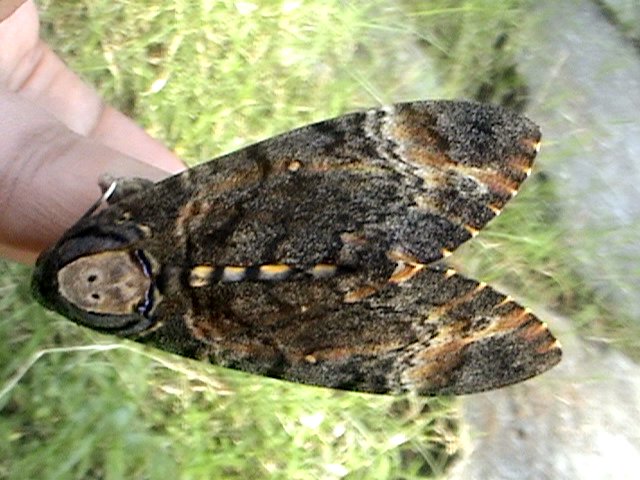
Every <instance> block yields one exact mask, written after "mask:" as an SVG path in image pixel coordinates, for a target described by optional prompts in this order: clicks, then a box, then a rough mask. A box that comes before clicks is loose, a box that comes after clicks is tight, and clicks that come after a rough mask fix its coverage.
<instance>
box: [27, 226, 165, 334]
mask: <svg viewBox="0 0 640 480" xmlns="http://www.w3.org/2000/svg"><path fill="white" fill-rule="evenodd" d="M131 240H133V239H132V238H127V236H123V235H120V234H119V235H113V234H111V233H110V232H106V233H105V232H99V233H97V232H95V231H90V232H82V233H80V234H79V235H78V234H76V235H71V236H69V235H66V236H65V238H63V239H62V240H61V241H60V242H58V244H57V245H55V246H54V247H53V248H51V249H49V250H47V251H46V252H44V253H43V254H42V255H41V256H40V257H39V258H38V261H37V263H36V268H35V271H34V274H33V279H32V290H33V293H34V295H35V297H36V298H37V299H38V301H39V302H40V303H42V304H43V305H44V306H45V307H47V308H49V309H51V310H55V311H57V312H58V313H61V314H62V315H64V316H66V317H68V318H70V319H72V320H74V321H75V322H77V323H80V324H82V325H85V326H88V327H91V328H94V329H96V330H100V331H104V332H109V333H115V334H118V335H132V334H136V333H139V332H141V331H143V330H146V329H148V328H149V327H150V326H152V324H153V321H152V317H151V313H152V310H153V308H154V306H155V305H154V303H156V301H157V299H158V298H159V295H158V292H157V288H156V286H155V282H154V269H155V268H154V265H152V262H151V261H150V259H149V258H148V256H147V255H146V254H145V253H144V251H143V250H141V249H139V248H135V246H134V244H135V242H133V243H134V244H133V245H132V242H131Z"/></svg>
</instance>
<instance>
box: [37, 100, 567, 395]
mask: <svg viewBox="0 0 640 480" xmlns="http://www.w3.org/2000/svg"><path fill="white" fill-rule="evenodd" d="M539 142H540V132H539V129H538V127H537V126H536V125H535V124H534V123H533V122H531V121H529V120H528V119H526V118H524V117H522V116H519V115H517V114H514V113H512V112H509V111H506V110H504V109H502V108H499V107H495V106H489V105H483V104H477V103H471V102H465V101H424V102H413V103H402V104H396V105H393V106H388V107H384V108H379V109H372V110H368V111H363V112H357V113H352V114H349V115H345V116H342V117H338V118H335V119H333V120H327V121H324V122H320V123H316V124H312V125H308V126H305V127H302V128H299V129H296V130H293V131H290V132H288V133H285V134H282V135H279V136H276V137H274V138H271V139H268V140H265V141H262V142H260V143H257V144H254V145H252V146H249V147H247V148H244V149H242V150H239V151H237V152H234V153H231V154H228V155H225V156H223V157H220V158H218V159H216V160H214V161H211V162H209V163H205V164H202V165H200V166H197V167H195V168H193V169H190V170H187V171H185V172H184V173H181V174H178V175H175V176H173V177H170V178H168V179H166V180H164V181H161V182H159V183H157V184H155V185H154V184H151V182H149V181H146V180H141V179H125V180H120V181H117V182H115V183H114V184H112V188H111V189H110V191H108V192H107V194H105V196H104V198H105V202H106V205H104V203H105V202H102V203H103V205H102V207H104V208H92V210H90V211H89V212H88V213H87V215H85V216H84V217H83V218H82V219H81V220H79V221H78V222H77V224H76V225H74V226H73V227H72V228H71V229H69V230H68V231H67V232H66V233H65V234H64V236H63V237H62V238H61V239H60V240H59V241H58V242H57V244H55V245H54V246H53V247H52V248H50V249H49V250H47V251H45V252H44V253H42V255H41V256H40V258H39V259H38V261H37V264H36V268H35V271H34V274H33V284H32V286H33V292H34V294H35V297H36V298H37V299H38V300H39V301H40V302H41V303H42V304H43V305H44V306H46V307H47V308H49V309H52V310H55V311H57V312H59V313H61V314H62V315H65V316H67V317H68V318H70V319H71V320H73V321H75V322H76V323H78V324H80V325H84V326H87V327H90V328H93V329H95V330H98V331H100V332H104V333H110V334H115V335H119V336H122V337H128V338H132V339H135V340H137V341H139V342H143V343H146V344H150V345H153V346H155V347H158V348H160V349H164V350H167V351H169V352H173V353H176V354H180V355H183V356H186V357H192V358H195V359H201V360H208V361H210V362H212V363H214V364H218V365H221V366H224V367H229V368H234V369H240V370H243V371H246V372H250V373H254V374H260V375H266V376H269V377H275V378H279V379H284V380H289V381H293V382H300V383H304V384H310V385H318V386H323V387H331V388H336V389H344V390H353V391H359V392H370V393H400V392H406V391H412V392H415V393H417V394H419V395H439V394H468V393H474V392H480V391H484V390H489V389H493V388H497V387H502V386H505V385H509V384H513V383H515V382H519V381H522V380H525V379H528V378H530V377H533V376H535V375H537V374H539V373H542V372H544V371H546V370H547V369H549V368H551V367H552V366H554V365H555V364H556V363H558V362H559V361H560V358H561V350H560V347H559V345H558V342H557V341H556V340H555V338H554V337H553V336H552V334H551V333H550V332H549V330H548V329H547V327H546V325H545V324H544V323H542V322H541V321H540V320H539V319H538V318H536V317H535V316H534V315H533V314H532V313H531V312H530V311H529V310H528V309H525V308H523V307H521V306H520V305H518V304H517V303H516V302H514V301H513V300H512V299H511V298H510V297H509V296H506V295H503V294H501V293H498V292H497V291H495V290H494V289H493V288H491V287H489V286H487V285H486V284H484V283H481V282H477V281H475V280H471V279H468V278H465V277H464V276H462V275H460V274H458V273H456V272H455V271H454V270H452V269H450V268H447V266H446V265H444V264H443V263H442V262H441V260H442V259H443V258H445V257H447V256H448V255H449V254H450V253H451V252H452V251H453V250H455V249H456V248H457V247H458V246H459V245H460V244H462V243H463V242H465V241H467V240H469V239H470V238H472V237H473V236H475V235H476V234H477V233H478V231H479V230H480V229H481V228H482V227H484V226H485V224H486V223H487V222H489V221H490V220H491V219H492V218H494V217H495V216H496V215H498V214H499V213H500V211H501V210H502V208H503V207H504V205H505V204H506V203H507V202H508V201H509V200H510V199H511V198H512V197H513V196H514V195H515V194H516V192H517V191H518V188H519V187H520V184H521V182H522V181H524V180H525V179H526V178H527V176H528V175H529V174H530V172H531V166H532V163H533V160H534V157H535V155H536V153H537V150H538V147H539ZM114 186H115V188H113V187H114Z"/></svg>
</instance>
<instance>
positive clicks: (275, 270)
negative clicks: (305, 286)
mask: <svg viewBox="0 0 640 480" xmlns="http://www.w3.org/2000/svg"><path fill="white" fill-rule="evenodd" d="M344 270H346V269H344V268H343V267H339V266H337V265H333V264H328V263H318V264H315V265H313V266H311V267H308V268H304V267H298V266H291V265H286V264H283V263H272V264H265V265H253V266H247V267H244V266H238V265H224V266H215V265H206V264H205V265H197V266H195V267H193V268H190V269H188V271H187V272H186V279H187V282H186V283H187V285H188V286H189V287H192V288H202V287H206V286H210V285H212V284H215V283H218V282H222V283H228V282H260V281H262V282H277V281H283V280H295V279H297V278H299V277H301V276H302V277H304V276H308V277H311V278H315V279H318V280H320V279H326V278H329V277H333V276H334V275H337V274H338V273H341V272H342V271H344Z"/></svg>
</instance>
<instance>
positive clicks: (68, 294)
mask: <svg viewBox="0 0 640 480" xmlns="http://www.w3.org/2000/svg"><path fill="white" fill-rule="evenodd" d="M58 285H59V289H60V295H62V296H63V297H64V298H66V299H67V300H68V301H69V302H71V303H72V304H74V305H75V306H77V307H78V308H81V309H82V310H85V311H88V312H93V313H102V314H111V315H128V314H131V313H133V312H135V311H136V310H137V309H138V307H139V306H140V305H141V304H144V303H145V302H146V299H147V297H148V292H149V289H150V288H151V279H150V278H149V276H148V273H147V272H145V271H144V269H143V268H142V265H141V264H140V262H139V261H138V260H137V259H136V258H135V256H134V255H132V254H131V253H130V252H128V251H108V252H103V253H97V254H94V255H88V256H86V257H80V258H78V259H77V260H74V261H73V262H71V263H69V264H68V265H65V266H64V267H63V268H61V269H60V271H59V272H58Z"/></svg>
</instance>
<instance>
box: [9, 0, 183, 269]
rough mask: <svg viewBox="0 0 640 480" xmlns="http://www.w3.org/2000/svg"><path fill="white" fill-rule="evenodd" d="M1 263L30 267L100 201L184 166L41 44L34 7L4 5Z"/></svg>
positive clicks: (18, 0) (19, 0) (17, 0)
mask: <svg viewBox="0 0 640 480" xmlns="http://www.w3.org/2000/svg"><path fill="white" fill-rule="evenodd" d="M0 45H1V46H2V47H1V48H0V139H1V140H0V257H4V258H9V259H13V260H17V261H21V262H24V263H33V262H34V261H35V258H36V257H37V255H38V253H39V252H40V251H41V250H43V249H44V248H46V247H47V246H49V245H50V244H52V243H53V242H54V241H55V240H57V239H58V238H59V237H60V236H61V235H62V233H63V232H64V231H65V230H66V229H67V228H69V227H70V226H71V225H72V224H73V223H75V221H76V220H78V219H79V218H80V216H82V214H83V213H84V212H85V211H86V210H87V209H88V208H89V207H90V206H91V205H92V204H93V203H94V202H95V200H96V199H97V198H98V197H99V195H100V189H99V187H98V179H99V177H100V176H101V175H102V174H104V173H109V174H111V175H113V176H115V177H143V178H148V179H150V180H153V181H158V180H160V179H162V178H164V177H166V176H168V175H170V174H172V173H176V172H178V171H180V170H182V169H184V164H183V163H182V162H181V161H180V160H179V159H178V158H177V157H175V156H174V155H173V154H172V153H171V152H169V151H168V150H167V149H166V148H165V147H164V146H162V145H161V144H160V143H159V142H157V141H156V140H154V139H152V138H151V137H149V136H148V135H147V134H146V133H145V132H144V131H143V130H142V129H141V128H140V127H139V126H138V125H136V124H135V123H134V122H133V121H132V120H131V119H129V118H128V117H126V116H125V115H123V114H122V113H120V112H118V111H116V110H115V109H113V108H112V107H109V106H107V105H105V104H104V103H103V102H102V100H101V99H100V97H99V95H98V94H97V92H96V91H95V90H94V89H93V88H91V87H90V86H88V85H87V84H85V83H84V82H83V81H82V80H81V79H80V78H79V77H78V76H77V75H76V74H74V73H73V72H72V71H71V70H69V69H68V68H67V67H66V65H65V64H64V63H63V62H62V60H61V59H60V58H58V57H57V56H56V54H55V53H54V52H53V51H52V50H51V49H50V48H49V47H48V46H47V45H46V44H45V43H44V42H42V40H40V38H39V22H38V12H37V10H36V7H35V5H34V3H33V1H32V0H28V1H25V0H0Z"/></svg>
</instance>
